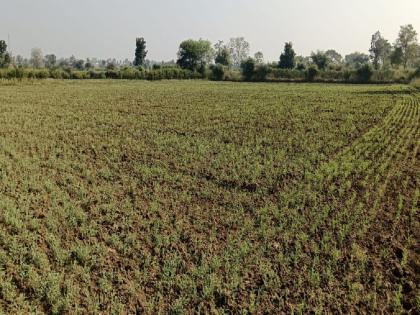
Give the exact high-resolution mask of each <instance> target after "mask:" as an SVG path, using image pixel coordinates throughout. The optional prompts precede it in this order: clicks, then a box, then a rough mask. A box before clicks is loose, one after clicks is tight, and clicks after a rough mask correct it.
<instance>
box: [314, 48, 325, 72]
mask: <svg viewBox="0 0 420 315" xmlns="http://www.w3.org/2000/svg"><path fill="white" fill-rule="evenodd" d="M311 59H312V62H313V63H314V64H316V65H317V66H318V69H320V70H324V69H325V68H326V67H327V65H328V62H329V60H328V56H327V55H326V54H325V52H323V51H320V50H318V51H317V52H316V53H314V52H312V54H311Z"/></svg>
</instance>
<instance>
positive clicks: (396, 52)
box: [390, 47, 403, 67]
mask: <svg viewBox="0 0 420 315" xmlns="http://www.w3.org/2000/svg"><path fill="white" fill-rule="evenodd" d="M390 59H391V65H392V66H393V67H396V66H400V65H401V64H402V63H403V51H402V49H401V47H394V49H393V50H392V52H391V56H390Z"/></svg>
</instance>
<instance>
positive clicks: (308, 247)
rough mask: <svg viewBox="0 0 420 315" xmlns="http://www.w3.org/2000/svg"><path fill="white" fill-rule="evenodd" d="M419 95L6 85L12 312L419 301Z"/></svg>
mask: <svg viewBox="0 0 420 315" xmlns="http://www.w3.org/2000/svg"><path fill="white" fill-rule="evenodd" d="M419 145H420V93H419V92H415V90H414V88H413V87H409V86H403V85H338V84H337V85H321V84H269V83H261V84H256V83H254V84H252V83H215V82H206V81H161V82H145V81H105V80H104V81H83V82H82V81H67V82H65V81H44V82H42V81H37V82H30V81H28V82H21V83H17V82H8V83H7V82H2V83H0V314H2V313H10V314H26V313H37V314H40V313H51V314H61V313H64V314H77V313H79V314H135V313H136V312H137V313H138V314H168V313H169V314H278V313H285V314H292V313H293V314H307V313H315V314H324V313H330V314H340V313H342V314H351V313H404V312H407V313H410V312H411V314H415V313H418V312H420V290H419V284H420V271H419V270H420V247H419V233H420V220H419V195H420V190H419V189H420V185H419V179H420V175H419V174H420V163H419Z"/></svg>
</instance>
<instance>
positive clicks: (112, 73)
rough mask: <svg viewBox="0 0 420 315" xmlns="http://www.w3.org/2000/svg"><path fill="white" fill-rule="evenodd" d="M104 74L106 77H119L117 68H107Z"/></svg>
mask: <svg viewBox="0 0 420 315" xmlns="http://www.w3.org/2000/svg"><path fill="white" fill-rule="evenodd" d="M105 76H106V78H107V79H121V73H120V72H119V71H118V70H107V71H106V72H105Z"/></svg>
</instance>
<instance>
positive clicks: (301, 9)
mask: <svg viewBox="0 0 420 315" xmlns="http://www.w3.org/2000/svg"><path fill="white" fill-rule="evenodd" d="M0 4H1V6H0V7H1V11H0V39H5V40H7V36H8V34H10V37H11V47H12V51H13V53H14V54H15V55H16V54H21V55H24V56H29V54H30V50H31V48H32V47H40V48H42V50H43V52H44V54H46V53H55V54H56V55H57V56H58V57H63V56H66V57H68V56H70V55H75V56H77V57H81V58H86V57H99V58H108V57H115V58H117V59H125V58H129V59H130V60H131V59H133V54H134V46H135V38H136V37H137V36H142V37H145V39H146V41H147V45H148V50H149V55H148V58H149V59H154V60H169V59H174V58H175V57H176V52H177V48H178V45H179V43H180V41H182V40H184V39H188V38H194V39H198V38H200V37H201V38H205V39H209V40H211V41H212V42H216V41H217V40H219V39H221V40H225V41H227V40H228V39H229V38H230V37H237V36H244V37H245V38H246V39H247V40H248V41H249V42H250V43H251V50H252V52H253V53H254V52H256V51H258V50H261V51H263V53H264V56H265V59H266V60H277V59H278V57H279V54H280V52H281V50H282V49H283V46H284V42H286V41H292V42H293V43H294V46H295V50H296V51H297V53H298V54H302V55H309V54H310V52H311V51H312V50H316V49H322V50H326V49H329V48H334V49H336V50H337V51H339V52H340V53H342V54H347V53H350V52H353V51H356V50H358V51H364V52H367V50H368V49H369V44H370V36H371V35H372V34H373V33H374V32H375V31H377V30H380V31H381V32H382V33H383V35H384V36H385V37H386V38H388V39H389V40H390V41H391V42H394V40H395V38H396V36H397V33H398V30H399V26H400V25H402V24H408V23H411V24H413V25H414V27H415V29H416V30H417V31H418V32H420V0H287V1H283V0H153V1H145V0H9V1H6V0H0Z"/></svg>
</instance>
